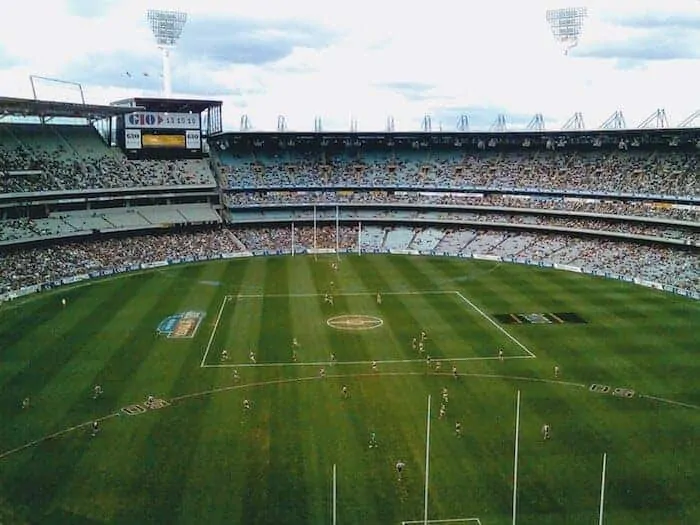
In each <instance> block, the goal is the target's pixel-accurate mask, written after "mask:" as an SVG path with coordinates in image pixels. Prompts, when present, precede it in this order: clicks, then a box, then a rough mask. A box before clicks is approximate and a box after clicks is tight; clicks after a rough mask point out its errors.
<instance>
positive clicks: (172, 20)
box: [146, 9, 187, 97]
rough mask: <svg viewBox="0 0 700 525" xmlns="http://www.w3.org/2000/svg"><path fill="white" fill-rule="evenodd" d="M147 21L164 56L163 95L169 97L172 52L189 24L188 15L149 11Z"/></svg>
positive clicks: (176, 12) (170, 91) (178, 12)
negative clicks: (186, 24)
mask: <svg viewBox="0 0 700 525" xmlns="http://www.w3.org/2000/svg"><path fill="white" fill-rule="evenodd" d="M146 19H147V20H148V24H149V25H150V26H151V31H152V32H153V36H154V37H155V38H156V44H157V45H158V49H160V51H161V53H162V56H163V95H165V96H166V97H169V96H170V95H171V94H172V79H171V76H170V51H171V50H173V49H175V46H177V41H178V40H179V39H180V35H182V30H183V28H184V27H185V23H186V22H187V13H183V12H181V11H162V10H157V9H149V10H148V11H147V12H146Z"/></svg>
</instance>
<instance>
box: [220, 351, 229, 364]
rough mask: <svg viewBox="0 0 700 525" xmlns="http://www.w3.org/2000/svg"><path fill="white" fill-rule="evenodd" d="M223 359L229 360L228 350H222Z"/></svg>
mask: <svg viewBox="0 0 700 525" xmlns="http://www.w3.org/2000/svg"><path fill="white" fill-rule="evenodd" d="M221 360H222V361H228V352H227V351H226V350H222V351H221Z"/></svg>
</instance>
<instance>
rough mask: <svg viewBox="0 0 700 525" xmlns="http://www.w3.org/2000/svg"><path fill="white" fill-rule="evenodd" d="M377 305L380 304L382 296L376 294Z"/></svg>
mask: <svg viewBox="0 0 700 525" xmlns="http://www.w3.org/2000/svg"><path fill="white" fill-rule="evenodd" d="M377 304H382V294H380V293H379V292H377Z"/></svg>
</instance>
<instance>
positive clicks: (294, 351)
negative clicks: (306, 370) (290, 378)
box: [292, 350, 299, 363]
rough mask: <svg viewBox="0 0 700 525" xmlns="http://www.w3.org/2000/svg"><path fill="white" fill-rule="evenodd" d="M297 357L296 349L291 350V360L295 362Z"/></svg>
mask: <svg viewBox="0 0 700 525" xmlns="http://www.w3.org/2000/svg"><path fill="white" fill-rule="evenodd" d="M298 359H299V354H297V351H296V350H292V361H293V362H294V363H296V362H297V360H298Z"/></svg>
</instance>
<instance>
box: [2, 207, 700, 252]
mask: <svg viewBox="0 0 700 525" xmlns="http://www.w3.org/2000/svg"><path fill="white" fill-rule="evenodd" d="M132 210H133V209H132ZM316 215H317V218H318V220H319V221H321V222H327V221H333V220H334V217H335V210H334V209H329V208H326V209H322V210H319V211H317V212H316ZM313 216H314V211H313V210H312V209H305V210H286V211H285V210H282V211H274V212H266V211H261V210H259V209H257V210H256V209H248V210H244V211H241V212H238V213H233V214H232V215H231V217H230V221H231V222H232V223H240V222H248V223H250V222H263V221H265V220H275V221H280V220H284V221H302V220H305V221H307V222H309V221H312V220H313ZM340 217H341V218H342V219H343V220H346V219H347V220H354V221H372V220H373V219H392V220H397V221H452V222H466V223H472V222H483V223H498V224H518V225H536V226H542V227H549V228H572V229H579V230H595V231H604V232H616V233H620V234H625V235H645V236H648V237H660V238H666V239H676V240H678V241H681V242H683V243H686V244H695V245H697V246H700V230H699V229H698V227H697V226H695V227H691V226H683V225H676V224H668V225H667V224H653V223H643V222H632V221H620V220H619V219H618V218H617V217H611V218H604V219H603V218H595V217H578V216H568V215H537V214H520V213H506V212H494V211H488V210H474V211H472V210H463V211H462V210H440V211H437V210H425V209H416V210H399V209H375V208H360V209H353V210H342V212H341V214H340ZM58 226H59V225H58V224H57V222H56V221H55V220H54V221H49V220H32V219H12V220H7V221H2V220H0V243H2V242H11V241H22V240H24V239H36V238H37V237H39V238H42V237H43V238H47V237H56V236H65V235H69V233H68V230H66V229H64V230H59V229H58V228H57V227H58ZM134 227H135V226H134ZM95 228H96V227H95ZM85 229H88V228H83V230H85ZM74 235H75V234H74Z"/></svg>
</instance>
